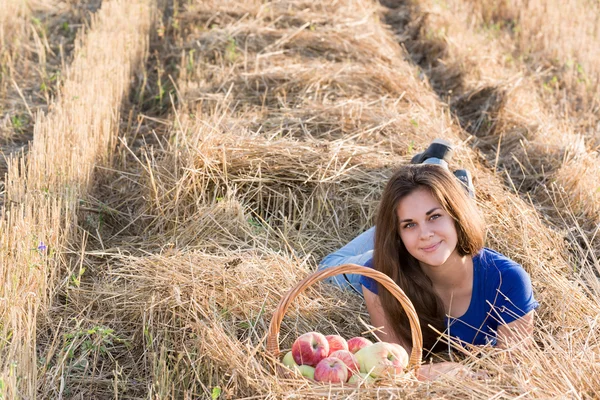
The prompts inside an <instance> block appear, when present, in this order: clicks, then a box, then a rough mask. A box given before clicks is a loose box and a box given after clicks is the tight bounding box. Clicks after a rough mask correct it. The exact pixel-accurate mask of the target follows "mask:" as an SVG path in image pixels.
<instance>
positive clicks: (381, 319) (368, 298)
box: [362, 286, 412, 354]
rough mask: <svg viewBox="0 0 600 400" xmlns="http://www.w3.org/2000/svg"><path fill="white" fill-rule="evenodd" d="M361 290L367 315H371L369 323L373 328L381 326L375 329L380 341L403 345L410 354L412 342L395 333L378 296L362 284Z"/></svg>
mask: <svg viewBox="0 0 600 400" xmlns="http://www.w3.org/2000/svg"><path fill="white" fill-rule="evenodd" d="M362 291H363V296H364V297H365V303H366V304H367V310H368V311H369V316H370V317H371V325H373V326H374V327H375V328H383V330H380V331H377V336H378V337H379V339H381V341H382V342H388V343H398V344H399V345H400V346H402V347H404V349H405V350H406V352H407V353H408V354H410V352H411V351H412V344H411V343H405V342H404V340H402V339H401V338H399V337H397V336H396V335H395V333H394V331H393V330H392V327H391V324H390V323H389V321H388V319H387V317H386V316H385V313H384V311H383V307H382V306H381V301H380V300H379V296H378V295H376V294H375V293H373V292H371V291H370V290H369V289H367V288H366V287H364V286H363V287H362Z"/></svg>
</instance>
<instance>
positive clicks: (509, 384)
mask: <svg viewBox="0 0 600 400" xmlns="http://www.w3.org/2000/svg"><path fill="white" fill-rule="evenodd" d="M238 7H239V9H238ZM232 10H237V11H235V12H234V11H232ZM357 10H358V11H357ZM382 11H385V10H382V9H380V8H379V6H377V5H374V4H373V3H371V2H367V1H364V2H362V1H352V2H337V3H335V4H332V3H326V4H325V3H319V4H318V7H317V8H315V9H311V8H310V7H307V6H306V4H304V3H292V4H287V3H286V4H285V6H281V5H280V4H279V3H277V4H275V3H273V4H271V3H268V4H263V3H259V2H244V3H243V4H240V3H238V2H234V1H229V2H215V3H211V2H198V3H192V4H191V5H189V6H188V9H187V12H186V10H179V12H180V13H181V14H179V17H178V18H177V19H174V21H176V22H177V23H179V24H181V25H180V26H181V30H180V31H178V32H177V33H176V34H174V35H181V36H180V37H178V38H177V40H178V41H177V40H175V39H173V40H175V44H176V45H177V46H179V49H180V51H181V52H182V56H181V67H180V68H181V69H180V70H181V71H182V73H181V75H180V77H179V80H178V81H176V83H177V85H176V88H175V89H176V92H174V94H173V95H174V96H176V98H177V100H178V102H179V103H178V104H179V106H178V107H174V109H173V114H172V116H171V121H170V125H169V127H170V135H169V137H168V140H160V138H158V141H157V140H156V138H154V135H148V136H147V137H146V138H147V140H151V139H152V140H154V142H153V143H154V145H153V146H145V147H144V148H143V149H137V148H136V147H135V146H134V145H133V144H132V143H131V142H128V144H124V145H123V148H124V151H125V154H126V155H127V158H126V160H125V161H124V162H123V164H122V165H125V166H126V167H127V168H126V170H125V171H120V172H119V171H116V172H113V175H112V176H113V179H111V181H110V183H109V184H107V187H106V188H101V189H99V190H98V191H97V193H96V196H98V197H99V198H101V199H102V201H103V202H104V204H106V205H107V206H108V207H110V208H112V209H115V210H117V212H118V214H116V215H118V216H114V217H112V218H111V219H110V221H109V224H110V225H112V228H113V229H112V232H110V233H109V234H108V235H106V236H103V237H102V244H100V243H98V245H97V247H98V248H97V249H96V250H94V251H91V250H90V251H88V252H87V253H86V254H85V265H86V266H87V267H88V271H91V274H92V275H91V277H90V278H89V279H88V280H87V281H86V282H85V283H82V285H81V287H80V288H73V289H72V290H70V292H69V293H70V296H71V297H70V298H71V299H72V303H70V304H69V305H68V307H66V308H65V311H64V312H65V313H66V314H65V315H79V316H82V322H81V324H82V325H80V326H70V327H69V329H70V332H73V331H77V329H79V330H81V329H83V327H85V326H94V324H99V323H101V324H103V326H105V327H110V328H111V329H113V330H114V332H116V333H118V335H119V340H120V341H126V342H128V343H129V346H126V345H124V344H122V342H119V343H118V344H115V341H113V344H112V345H111V346H109V347H108V348H107V352H106V353H104V354H101V352H99V351H97V352H94V351H88V352H85V351H84V346H83V343H84V339H81V343H79V342H78V343H74V342H69V344H68V346H72V347H71V348H73V349H75V350H76V354H77V355H78V357H79V358H78V359H77V360H78V361H80V362H83V360H85V361H86V362H87V363H88V364H86V365H88V368H87V369H86V370H81V369H80V370H78V369H77V368H76V364H75V363H74V361H71V362H65V363H64V364H63V365H64V367H65V368H69V370H70V371H71V372H72V373H73V374H74V376H73V377H72V379H73V380H75V379H80V380H83V381H85V380H86V379H87V382H89V385H88V386H86V387H87V388H88V390H96V391H97V392H102V393H108V392H110V391H111V390H112V388H113V385H117V386H118V387H121V388H123V390H124V391H127V392H128V393H131V394H132V395H138V396H151V397H158V398H172V397H178V398H182V397H183V398H185V397H186V396H187V397H210V396H211V395H212V394H213V393H218V392H219V391H221V393H222V395H224V396H226V397H233V398H244V397H248V398H255V397H260V398H284V397H292V396H300V397H302V398H318V397H323V396H330V397H350V398H359V397H360V398H379V397H386V398H387V397H390V396H403V397H410V396H413V397H426V396H430V397H431V396H434V397H436V396H437V397H445V398H457V399H458V398H465V397H475V398H493V397H495V398H513V397H518V396H522V397H537V398H548V397H558V396H561V395H565V394H566V395H567V396H573V397H585V396H594V394H597V393H596V391H597V389H596V388H597V387H598V385H597V383H598V382H597V381H596V380H595V378H593V377H595V376H597V373H598V372H599V371H598V364H597V357H598V325H597V324H598V321H597V316H598V313H599V311H600V307H599V304H598V302H597V300H596V298H597V297H595V296H594V294H595V293H597V292H596V290H597V289H598V288H597V285H596V286H593V284H592V283H590V281H586V280H584V279H585V278H586V277H588V276H589V275H588V274H589V273H590V272H592V271H591V269H590V267H591V265H589V264H585V263H582V262H581V260H580V259H579V257H580V254H578V253H570V252H569V250H568V249H567V246H566V245H565V242H564V237H563V234H564V232H560V231H557V230H554V229H551V228H550V227H549V226H548V224H547V222H546V221H545V220H544V217H543V215H544V214H542V213H540V211H544V210H543V209H536V208H535V207H533V206H532V205H531V204H530V203H529V202H528V201H524V200H522V199H520V198H519V197H518V196H516V195H515V194H514V190H513V188H512V187H510V186H508V187H507V186H506V185H505V183H504V181H503V179H501V177H498V176H496V175H495V174H494V172H493V167H492V168H490V167H489V164H488V163H486V162H484V161H483V158H482V157H481V156H480V155H479V154H477V152H475V151H473V150H471V149H470V148H468V147H467V146H464V145H463V146H460V147H459V149H458V150H457V154H456V161H455V162H454V163H453V167H454V166H458V163H460V164H461V165H462V166H465V167H467V168H469V169H471V170H472V171H473V172H474V175H475V177H476V186H477V190H478V199H479V203H480V206H481V208H482V210H483V212H484V213H485V216H486V219H487V221H488V244H489V246H490V247H493V248H496V249H498V250H500V251H502V252H504V253H506V254H507V255H509V256H510V257H513V258H515V259H516V260H517V261H519V262H521V263H522V264H523V265H524V266H525V267H526V268H527V269H528V270H529V271H530V272H531V274H532V279H533V282H534V289H535V291H536V295H537V297H538V299H539V300H540V302H541V303H542V307H541V308H540V310H539V313H538V319H537V321H536V334H535V339H536V341H537V343H538V345H539V348H537V347H535V348H531V349H528V350H527V351H520V349H521V348H522V347H523V346H522V345H521V344H516V345H515V346H514V348H513V349H512V352H511V353H510V354H508V352H505V351H502V350H495V349H469V351H467V352H463V353H462V354H461V355H460V356H456V357H459V359H460V360H462V362H463V363H464V364H466V365H469V366H470V367H472V368H474V369H483V370H486V371H488V372H489V374H490V375H491V378H490V379H489V380H487V381H473V380H467V379H464V378H461V377H459V376H447V377H444V378H443V379H441V380H439V381H436V382H434V383H430V384H418V383H417V382H416V381H415V380H414V379H413V380H410V379H409V380H406V381H403V382H386V383H383V384H382V385H381V386H379V387H376V388H368V387H367V388H343V389H340V388H336V389H331V388H329V387H328V386H319V385H314V384H311V383H309V382H306V381H303V380H301V379H300V380H298V379H295V380H288V379H281V378H278V377H277V376H276V375H275V374H274V371H273V370H272V369H271V368H270V365H272V362H273V361H274V360H273V359H272V357H270V355H269V354H268V353H267V352H266V351H265V345H266V343H265V339H266V336H267V329H268V327H267V324H268V321H269V319H270V315H272V313H273V312H274V311H275V309H276V305H277V304H278V302H279V301H280V299H281V298H282V297H283V296H284V294H285V293H286V292H287V290H289V289H290V288H291V287H293V286H294V285H295V284H297V282H299V281H300V280H301V279H302V278H303V277H305V276H307V275H308V274H309V273H311V272H312V271H313V270H314V268H315V264H316V262H315V261H316V259H318V258H320V257H322V256H323V255H325V254H326V253H327V252H329V251H331V250H333V249H335V248H336V247H339V246H340V245H342V244H344V243H345V242H346V241H347V240H349V239H350V238H352V237H353V236H354V235H356V234H357V233H358V232H360V231H361V230H363V229H365V228H366V227H368V226H370V224H371V223H372V219H373V215H374V214H375V212H376V205H377V200H378V198H379V195H380V192H381V189H382V186H383V184H384V183H385V180H386V179H387V177H389V176H390V174H391V173H392V171H393V170H394V168H395V167H396V166H397V165H399V164H401V163H404V162H406V161H407V160H408V158H409V157H410V155H412V154H413V153H414V151H415V150H417V149H420V148H422V147H424V146H425V145H426V144H427V143H428V142H429V141H430V140H431V139H433V138H434V137H436V136H444V137H447V138H449V139H451V140H454V141H456V142H457V143H460V138H461V137H464V132H463V131H462V130H461V128H460V127H459V126H457V125H456V124H455V123H454V121H453V119H452V118H451V116H449V110H448V107H447V106H444V105H443V104H441V103H440V102H439V101H438V100H437V96H435V94H434V93H432V91H431V90H430V89H431V88H430V86H429V85H428V84H427V83H424V82H423V81H422V80H421V79H422V78H424V75H422V74H420V71H419V70H418V69H417V68H415V67H414V66H411V65H410V64H409V63H408V62H407V61H406V60H405V57H404V56H403V53H402V50H401V48H400V47H399V46H398V45H394V43H395V42H394V41H395V38H394V37H393V35H392V34H391V32H389V31H387V30H386V28H385V26H384V25H382V24H381V20H382V19H383V14H380V12H382ZM307 24H308V25H307ZM311 26H313V28H311ZM182 32H185V34H184V33H182ZM375 42H376V43H381V44H382V46H381V49H384V50H383V51H381V52H378V51H377V50H376V49H374V47H373V45H372V44H373V43H375ZM344 44H352V46H350V45H348V46H344ZM262 46H266V48H267V49H268V51H262V49H263V48H264V47H262ZM481 148H482V151H487V149H486V148H485V147H483V146H482V147H481ZM509 185H510V183H509ZM575 261H576V262H577V264H576V265H578V266H579V268H580V269H579V270H578V271H577V272H578V274H575V273H573V265H574V262H575ZM294 303H295V304H292V306H291V307H290V309H289V310H288V313H286V316H285V318H284V320H283V323H282V327H281V332H280V333H281V346H282V349H286V348H289V347H290V346H291V343H292V341H293V339H294V338H295V337H296V336H298V334H300V333H303V332H306V331H309V330H318V331H321V332H323V333H341V334H342V335H343V336H346V337H351V336H355V335H359V334H363V333H364V334H367V335H370V334H369V333H365V332H367V331H372V332H373V334H374V335H376V334H377V332H376V330H373V328H372V327H370V326H368V324H367V323H366V321H368V318H367V314H366V310H365V308H364V304H363V303H362V301H361V299H360V298H358V297H356V296H354V295H352V294H351V293H344V292H341V291H339V290H337V289H335V288H333V287H331V286H328V285H315V286H314V287H311V288H310V289H309V290H307V291H306V292H305V293H303V294H302V295H300V296H299V297H298V299H297V300H296V301H295V302H294ZM582 321H583V322H582ZM94 337H95V336H93V335H90V336H89V339H92V338H94ZM67 348H68V347H67ZM58 350H59V351H61V352H62V353H60V354H66V353H67V350H65V349H62V350H61V349H58ZM107 365H110V368H111V369H112V370H119V368H121V370H122V373H121V375H119V377H114V378H113V379H112V380H111V381H109V380H108V379H102V377H101V371H102V368H101V366H104V367H106V366H107ZM57 368H58V367H57ZM125 376H126V377H129V379H127V378H125ZM584 376H587V377H588V378H587V380H586V379H584ZM132 380H134V381H135V382H136V383H135V384H134V383H132V382H131V381H132ZM140 382H142V383H141V384H140ZM217 388H218V390H217ZM107 396H108V395H107Z"/></svg>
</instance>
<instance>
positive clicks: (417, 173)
mask: <svg viewBox="0 0 600 400" xmlns="http://www.w3.org/2000/svg"><path fill="white" fill-rule="evenodd" d="M423 188H424V189H427V190H429V191H430V192H431V194H432V195H433V197H434V198H435V199H436V200H437V201H438V202H439V203H440V205H441V206H442V208H444V210H446V212H448V214H449V215H450V216H451V217H452V219H453V220H454V223H455V226H456V231H457V236H458V243H457V245H456V248H457V251H458V254H459V255H460V256H461V257H462V256H474V255H475V254H477V253H478V252H479V250H481V248H482V247H483V244H484V235H485V233H484V224H483V219H482V217H481V214H480V213H479V211H478V209H477V207H476V205H475V202H474V201H473V200H472V199H471V198H469V196H468V195H467V193H466V190H465V188H464V187H463V186H462V184H461V183H460V182H459V181H458V180H457V179H456V178H455V177H454V176H453V175H452V174H451V173H450V172H449V171H448V170H447V169H445V168H443V167H441V166H439V165H431V164H418V165H407V166H404V167H402V168H400V170H398V171H397V172H396V173H395V174H394V175H393V176H392V177H391V178H390V180H389V182H388V183H387V186H386V188H385V190H384V192H383V194H382V198H381V202H380V204H379V212H378V215H377V223H376V226H377V228H376V230H375V251H374V257H373V264H374V268H375V269H376V270H378V271H381V272H383V273H384V274H386V275H388V276H389V277H391V278H392V279H393V280H394V281H395V282H396V283H397V284H398V286H400V288H401V289H402V290H404V292H405V293H406V295H407V296H408V297H409V298H410V300H411V301H412V303H413V305H414V307H415V310H416V311H417V314H418V316H419V321H420V324H421V330H422V332H423V348H424V350H427V351H437V350H438V349H441V347H438V346H436V343H437V342H438V338H439V336H438V334H437V333H436V332H435V331H434V330H433V329H431V328H430V327H429V325H431V326H432V327H434V328H435V329H436V330H438V331H439V332H444V330H445V326H444V317H445V311H444V304H443V302H442V300H441V299H440V298H439V296H438V295H437V294H436V293H435V292H434V290H433V285H432V282H431V280H430V279H429V277H427V275H425V273H424V272H423V270H422V269H421V267H420V265H419V261H418V260H417V259H416V258H414V257H413V256H411V255H410V254H409V253H408V251H407V250H406V247H405V246H404V243H402V240H401V239H400V232H399V230H398V229H399V222H398V216H397V214H396V210H397V208H398V203H399V202H400V200H402V199H403V198H404V197H406V196H408V195H409V194H411V193H412V192H414V191H415V190H417V189H423ZM378 288H379V298H380V301H381V305H382V307H383V310H384V312H385V314H386V317H387V319H388V321H393V322H392V323H393V325H392V326H391V328H392V329H393V331H394V333H395V334H396V335H397V336H398V337H400V338H401V339H402V340H404V341H405V342H406V343H407V344H410V343H411V330H410V324H409V322H408V318H407V316H406V314H405V313H404V310H403V309H402V306H401V305H400V303H399V302H398V300H396V298H395V297H393V296H392V295H391V294H390V293H389V292H388V291H387V290H386V289H385V288H384V287H383V286H382V285H381V284H379V285H378Z"/></svg>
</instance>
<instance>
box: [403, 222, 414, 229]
mask: <svg viewBox="0 0 600 400" xmlns="http://www.w3.org/2000/svg"><path fill="white" fill-rule="evenodd" d="M413 226H415V224H414V223H412V222H409V223H408V224H406V225H404V227H403V228H404V229H410V228H412V227H413Z"/></svg>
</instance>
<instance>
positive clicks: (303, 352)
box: [292, 332, 329, 367]
mask: <svg viewBox="0 0 600 400" xmlns="http://www.w3.org/2000/svg"><path fill="white" fill-rule="evenodd" d="M328 355H329V343H328V342H327V339H325V336H323V334H321V333H319V332H308V333H305V334H303V335H300V336H298V338H297V339H296V340H295V341H294V344H293V345H292V356H293V357H294V361H296V364H298V365H310V366H311V367H316V366H317V364H318V363H319V361H321V360H322V359H324V358H325V357H327V356H328Z"/></svg>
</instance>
